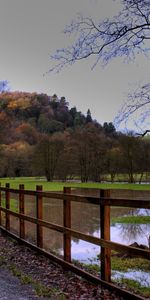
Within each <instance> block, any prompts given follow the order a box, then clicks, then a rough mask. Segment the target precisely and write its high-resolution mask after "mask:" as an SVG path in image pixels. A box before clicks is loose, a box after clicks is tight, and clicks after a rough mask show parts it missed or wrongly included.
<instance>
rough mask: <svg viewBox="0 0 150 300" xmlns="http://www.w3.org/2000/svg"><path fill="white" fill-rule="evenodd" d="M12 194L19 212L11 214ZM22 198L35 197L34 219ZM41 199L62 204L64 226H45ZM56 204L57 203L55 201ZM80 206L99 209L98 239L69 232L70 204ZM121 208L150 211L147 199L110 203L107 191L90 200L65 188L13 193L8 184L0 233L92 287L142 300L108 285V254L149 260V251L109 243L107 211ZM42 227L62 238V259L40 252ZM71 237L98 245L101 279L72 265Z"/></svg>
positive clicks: (4, 189) (2, 208)
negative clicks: (29, 234)
mask: <svg viewBox="0 0 150 300" xmlns="http://www.w3.org/2000/svg"><path fill="white" fill-rule="evenodd" d="M2 192H3V197H4V198H3V200H5V206H4V205H2ZM11 193H14V194H17V195H19V198H18V201H19V212H15V211H13V210H10V203H11V197H10V194H11ZM25 195H30V196H34V197H35V199H36V217H31V216H29V215H26V214H25ZM43 197H44V198H52V199H60V200H62V201H63V226H62V225H58V224H54V223H51V222H47V221H44V220H43ZM56 201H57V200H56ZM72 201H75V202H82V203H89V204H95V205H98V207H99V208H100V210H99V212H100V218H99V220H100V229H101V237H100V238H97V237H93V236H90V235H87V234H85V233H82V232H79V231H77V230H73V229H72V228H71V202H72ZM111 206H122V207H134V208H147V209H150V199H149V200H148V199H146V200H143V199H138V200H133V199H132V200H131V199H120V198H119V199H113V198H111V197H110V190H100V192H99V197H90V196H84V195H75V194H72V193H71V188H70V187H64V191H63V193H55V192H44V191H42V186H37V187H36V191H31V190H25V189H24V185H22V184H21V185H19V189H12V188H10V185H9V184H8V183H7V184H6V185H5V187H1V186H0V229H1V230H3V231H4V232H5V233H7V234H8V235H10V236H12V237H14V238H16V239H17V240H18V241H21V242H23V243H25V244H26V245H28V246H30V247H32V248H33V249H36V250H37V251H39V252H40V253H43V254H45V255H46V256H48V257H49V258H50V259H52V260H53V261H55V262H57V263H59V264H61V265H62V266H63V267H64V268H67V269H69V270H71V271H73V272H75V273H76V274H78V275H80V276H83V277H84V278H86V279H87V280H90V281H92V282H93V283H95V284H99V283H101V284H103V285H104V286H105V287H107V288H109V289H111V290H113V291H116V292H118V293H119V294H120V295H121V296H123V297H125V299H136V300H137V299H144V298H142V297H140V296H138V295H134V294H133V293H130V292H128V291H125V290H123V289H120V288H119V287H117V286H116V285H114V284H112V283H111V250H116V251H118V252H122V253H125V254H129V255H131V256H132V255H133V256H140V257H143V258H147V259H150V251H149V250H145V249H139V248H135V247H130V246H126V245H121V244H119V243H115V242H112V241H110V207H111ZM2 212H3V214H5V225H2ZM10 216H14V217H16V218H18V219H19V235H16V234H14V233H12V232H11V229H10V222H11V220H10ZM25 221H28V222H31V223H33V224H36V245H34V244H32V243H30V242H28V241H27V240H26V237H25ZM43 227H45V228H49V229H52V230H54V231H57V232H60V233H62V234H63V248H64V249H63V259H62V258H60V257H57V256H55V255H53V254H51V253H49V252H47V251H45V250H44V249H43ZM71 237H75V238H78V239H81V240H84V241H87V242H89V243H92V244H95V245H98V246H100V247H101V258H100V261H101V276H100V277H96V276H93V275H92V274H90V273H88V272H85V271H84V270H82V269H80V268H78V267H76V266H75V265H74V264H73V263H72V261H71Z"/></svg>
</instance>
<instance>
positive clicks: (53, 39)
mask: <svg viewBox="0 0 150 300" xmlns="http://www.w3.org/2000/svg"><path fill="white" fill-rule="evenodd" d="M120 2H121V1H119V0H116V1H112V0H11V1H10V0H0V45H1V46H0V80H8V81H9V83H10V86H11V90H12V91H25V92H37V93H47V94H48V95H53V94H57V96H58V97H59V98H60V97H62V96H65V97H66V100H67V101H68V102H69V104H70V108H71V107H73V106H76V107H77V109H78V110H81V111H82V112H83V113H84V114H86V112H87V110H88V108H89V109H90V110H91V114H92V117H93V119H96V120H97V121H98V122H99V123H100V124H103V123H104V122H113V120H114V118H115V116H116V115H117V113H118V111H119V109H120V108H121V106H122V104H123V103H124V101H125V100H126V98H127V93H128V92H129V90H132V89H134V88H135V83H137V82H139V81H141V80H142V82H144V83H145V82H148V79H149V69H150V62H149V60H148V59H147V58H145V57H143V56H138V57H137V58H136V60H135V61H134V62H131V63H128V64H127V63H124V62H123V60H122V59H120V58H117V59H114V60H112V61H111V62H110V63H109V65H108V66H106V67H105V68H104V67H102V66H101V65H100V64H98V65H97V66H96V67H95V68H94V70H91V67H92V63H93V59H92V58H91V59H87V60H84V61H80V62H78V63H76V64H74V65H73V66H71V67H68V68H65V69H64V70H63V71H62V72H61V73H59V74H52V73H49V72H48V71H49V69H50V67H51V66H52V64H53V63H54V62H52V61H51V60H50V55H51V54H53V53H54V52H55V50H56V49H57V48H62V47H65V46H67V45H69V43H70V42H71V41H72V37H67V36H66V35H65V34H64V33H63V30H64V28H65V26H66V25H67V24H69V23H70V22H71V21H72V19H75V18H76V16H77V14H78V13H82V14H83V15H84V16H92V17H93V18H98V19H103V18H105V17H110V16H111V15H114V14H117V11H119V9H120Z"/></svg>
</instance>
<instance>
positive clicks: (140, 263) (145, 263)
mask: <svg viewBox="0 0 150 300" xmlns="http://www.w3.org/2000/svg"><path fill="white" fill-rule="evenodd" d="M111 267H112V270H115V271H120V272H121V271H122V272H127V271H128V270H129V269H132V270H133V269H134V270H142V271H145V272H149V271H150V260H148V259H143V258H140V257H138V258H135V257H134V258H121V257H116V256H112V258H111Z"/></svg>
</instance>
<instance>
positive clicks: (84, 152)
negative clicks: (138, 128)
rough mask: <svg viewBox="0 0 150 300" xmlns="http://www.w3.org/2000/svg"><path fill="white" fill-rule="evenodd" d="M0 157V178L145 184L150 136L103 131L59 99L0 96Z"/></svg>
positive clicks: (106, 127) (149, 169)
mask: <svg viewBox="0 0 150 300" xmlns="http://www.w3.org/2000/svg"><path fill="white" fill-rule="evenodd" d="M0 154H1V155H0V164H1V168H0V177H20V176H45V177H46V179H47V180H48V181H53V180H63V181H65V180H71V179H78V180H81V182H87V181H93V182H101V181H103V180H105V179H106V178H107V179H108V178H109V180H110V181H111V182H114V181H115V178H116V175H118V174H126V176H127V181H128V182H129V183H134V182H135V180H136V174H139V177H138V180H139V183H141V181H142V179H143V176H145V175H146V178H147V179H148V175H149V172H150V138H149V136H147V137H144V138H143V137H140V136H136V135H135V134H134V133H133V132H128V134H125V133H122V132H118V131H117V130H116V129H115V127H114V125H113V123H111V122H110V123H108V122H105V123H104V124H103V125H101V124H100V123H98V122H97V121H96V120H93V118H92V116H91V112H90V109H87V114H86V115H84V114H83V113H82V112H81V111H78V110H77V108H76V107H75V106H74V107H72V108H69V103H68V102H67V101H66V99H65V97H61V98H58V97H57V95H56V94H55V95H53V96H48V95H47V94H37V93H28V92H18V91H17V92H9V91H5V92H1V93H0Z"/></svg>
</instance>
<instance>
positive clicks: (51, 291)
mask: <svg viewBox="0 0 150 300" xmlns="http://www.w3.org/2000/svg"><path fill="white" fill-rule="evenodd" d="M9 269H10V270H11V271H12V273H13V275H14V276H16V277H18V278H19V279H20V281H21V282H22V283H23V284H31V285H32V286H33V287H34V289H35V291H36V294H37V295H38V296H39V297H49V298H50V299H55V300H66V296H65V295H64V294H63V292H61V291H60V290H59V289H57V288H49V287H47V286H46V285H44V284H42V283H41V282H39V281H37V280H34V279H32V277H31V276H30V275H26V274H24V273H22V272H21V271H20V270H19V269H18V268H17V267H16V266H15V265H10V266H9Z"/></svg>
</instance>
